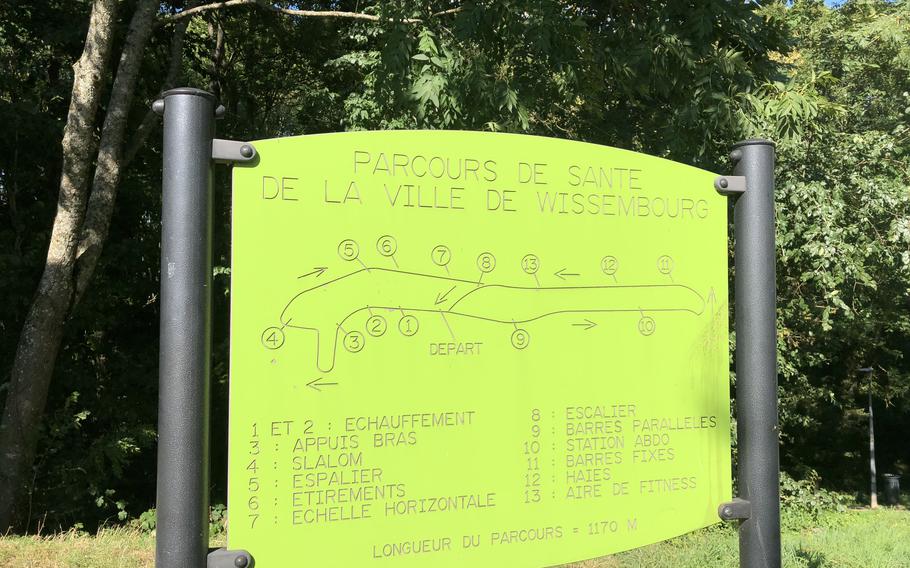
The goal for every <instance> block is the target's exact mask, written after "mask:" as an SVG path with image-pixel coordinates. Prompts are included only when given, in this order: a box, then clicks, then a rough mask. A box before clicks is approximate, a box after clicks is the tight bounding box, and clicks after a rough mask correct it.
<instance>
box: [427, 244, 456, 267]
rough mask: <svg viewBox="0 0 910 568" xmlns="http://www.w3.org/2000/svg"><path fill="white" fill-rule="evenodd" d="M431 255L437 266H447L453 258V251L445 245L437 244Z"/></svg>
mask: <svg viewBox="0 0 910 568" xmlns="http://www.w3.org/2000/svg"><path fill="white" fill-rule="evenodd" d="M430 257H431V258H432V259H433V264H435V265H436V266H445V265H447V264H449V262H450V261H451V260H452V251H450V250H449V247H447V246H445V245H436V246H435V247H433V251H432V252H431V253H430Z"/></svg>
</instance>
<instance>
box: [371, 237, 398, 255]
mask: <svg viewBox="0 0 910 568" xmlns="http://www.w3.org/2000/svg"><path fill="white" fill-rule="evenodd" d="M376 250H378V251H379V254H381V255H382V256H392V255H393V254H395V251H397V250H398V241H396V240H395V237H393V236H391V235H383V236H381V237H379V240H378V241H376Z"/></svg>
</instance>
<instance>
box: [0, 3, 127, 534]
mask: <svg viewBox="0 0 910 568" xmlns="http://www.w3.org/2000/svg"><path fill="white" fill-rule="evenodd" d="M116 9H117V1H116V0H95V1H94V2H93V3H92V11H91V16H90V18H89V26H88V33H87V34H86V38H85V47H84V49H83V52H82V56H81V57H80V58H79V61H78V62H77V63H76V65H75V66H74V69H73V71H74V74H73V90H72V95H71V99H70V106H69V112H68V115H67V120H66V126H65V127H64V130H63V144H62V146H63V171H62V175H61V178H60V191H59V195H58V203H57V215H56V217H55V218H54V226H53V229H52V232H51V239H50V245H49V247H48V251H47V260H46V263H45V267H44V273H43V274H42V275H41V280H40V282H39V284H38V290H37V292H36V293H35V298H34V300H33V301H32V305H31V308H30V309H29V312H28V316H27V317H26V320H25V323H24V325H23V327H22V334H21V335H20V338H19V344H18V346H17V349H16V356H15V359H14V360H13V367H12V371H11V373H10V382H9V392H8V394H7V398H6V406H5V409H4V412H3V419H2V422H0V533H3V532H5V531H6V530H8V529H9V528H12V527H13V525H14V524H15V523H18V522H21V521H23V520H25V521H27V519H22V518H21V516H22V515H21V512H20V511H19V510H18V508H17V506H18V505H19V504H20V502H21V501H20V500H21V499H22V498H23V497H24V496H25V495H27V493H28V490H29V483H30V481H31V477H32V476H31V475H30V472H31V468H32V462H33V461H34V456H35V446H36V444H37V440H38V430H39V425H40V421H41V417H42V415H43V413H44V406H45V403H46V400H47V391H48V386H49V384H50V380H51V376H52V374H53V371H54V362H55V361H56V359H57V352H58V350H59V347H60V340H61V338H62V335H63V323H64V320H65V318H66V316H67V313H68V311H69V308H70V304H71V301H72V296H73V289H74V282H73V268H74V265H75V262H76V246H77V243H78V238H79V232H80V229H81V226H82V221H83V218H84V211H85V204H86V198H87V192H86V186H87V184H88V176H89V172H90V170H91V165H92V157H93V155H94V143H93V134H94V131H95V113H96V111H97V109H98V103H99V99H100V98H101V88H102V85H103V78H104V76H105V71H106V67H107V60H108V55H109V54H110V51H111V42H112V39H113V37H112V36H113V28H114V25H115V19H116V18H115V16H116Z"/></svg>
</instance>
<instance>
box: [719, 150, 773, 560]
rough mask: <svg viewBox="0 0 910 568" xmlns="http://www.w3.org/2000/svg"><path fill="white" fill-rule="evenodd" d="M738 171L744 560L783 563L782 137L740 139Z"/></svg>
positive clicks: (739, 410)
mask: <svg viewBox="0 0 910 568" xmlns="http://www.w3.org/2000/svg"><path fill="white" fill-rule="evenodd" d="M731 158H732V159H733V160H734V162H735V166H734V169H733V173H734V175H737V176H744V177H745V178H746V191H745V192H744V193H743V194H742V195H741V196H740V197H738V198H737V200H736V202H735V204H734V206H733V225H734V238H735V241H736V249H735V257H734V259H735V267H736V280H735V295H736V311H735V314H736V323H735V326H736V327H735V329H736V413H737V431H738V452H739V487H738V490H739V497H740V498H742V499H745V500H746V501H748V502H749V503H750V505H751V513H750V514H749V517H748V518H747V519H745V520H744V521H743V523H742V524H741V525H740V528H739V553H740V557H739V565H740V566H741V567H742V568H778V567H779V566H780V565H781V558H780V557H781V550H780V488H779V482H780V480H779V469H780V464H779V456H778V421H777V420H778V417H777V323H776V321H777V318H776V315H777V312H776V310H777V286H776V283H775V272H776V271H775V258H776V257H775V245H774V241H775V239H774V144H773V143H772V142H769V141H767V140H746V141H743V142H739V143H737V144H736V145H735V146H734V150H733V152H732V154H731Z"/></svg>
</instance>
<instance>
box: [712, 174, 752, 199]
mask: <svg viewBox="0 0 910 568" xmlns="http://www.w3.org/2000/svg"><path fill="white" fill-rule="evenodd" d="M714 189H716V190H717V193H719V194H721V195H727V196H730V197H736V196H739V195H742V194H744V193H745V192H746V178H745V176H717V177H716V178H714Z"/></svg>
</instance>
